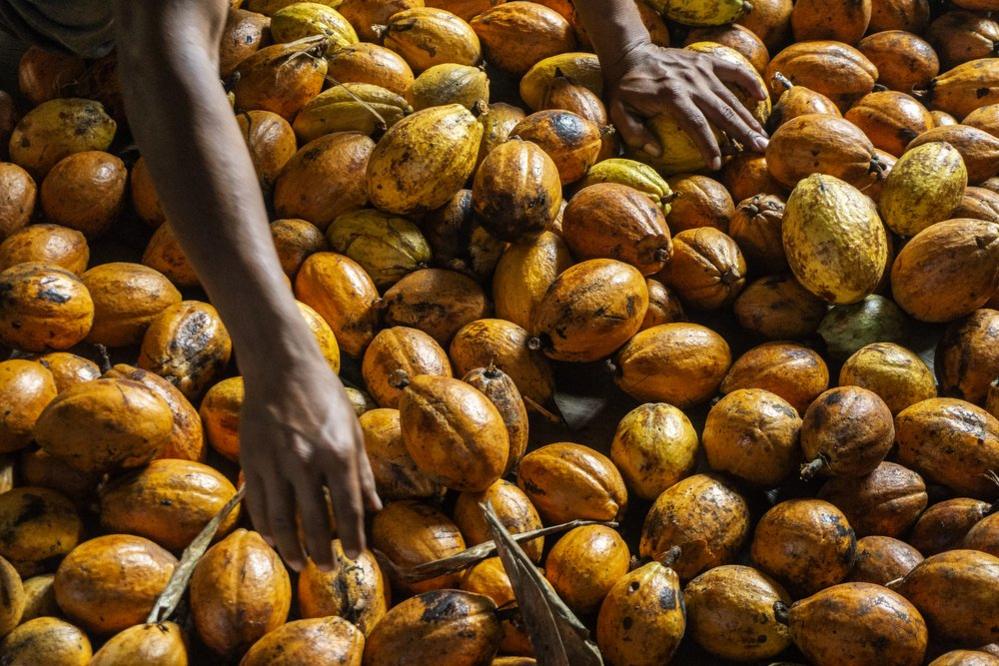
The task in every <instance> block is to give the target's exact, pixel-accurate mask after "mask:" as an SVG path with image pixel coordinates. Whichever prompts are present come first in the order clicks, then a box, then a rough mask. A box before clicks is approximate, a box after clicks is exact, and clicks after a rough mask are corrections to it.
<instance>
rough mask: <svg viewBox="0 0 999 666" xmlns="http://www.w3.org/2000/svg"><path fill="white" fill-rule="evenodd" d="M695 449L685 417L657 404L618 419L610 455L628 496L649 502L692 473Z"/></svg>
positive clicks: (696, 444) (694, 435)
mask: <svg viewBox="0 0 999 666" xmlns="http://www.w3.org/2000/svg"><path fill="white" fill-rule="evenodd" d="M699 448H700V446H699V438H698V436H697V431H696V430H695V429H694V426H693V425H692V424H691V422H690V419H688V418H687V416H686V414H684V413H683V412H682V411H681V410H679V409H677V408H676V407H674V406H673V405H669V404H666V403H663V402H659V403H647V404H644V405H640V406H639V407H636V408H635V409H633V410H631V411H630V412H628V413H627V414H626V415H625V416H624V418H622V419H621V421H620V423H618V426H617V431H616V432H615V434H614V440H613V442H611V450H610V455H611V460H613V461H614V464H615V465H617V467H618V469H619V470H620V471H621V475H622V476H623V477H624V479H625V481H627V482H628V486H629V487H630V488H631V490H632V492H634V493H635V494H636V495H638V496H639V497H641V498H642V499H645V500H650V501H651V500H654V499H655V498H657V497H659V495H660V494H661V493H662V492H663V491H665V490H666V489H667V488H669V487H670V486H672V485H673V484H675V483H677V482H678V481H680V480H681V479H682V478H684V477H685V476H687V475H688V474H690V473H691V471H693V469H694V466H695V464H696V463H697V451H698V449H699Z"/></svg>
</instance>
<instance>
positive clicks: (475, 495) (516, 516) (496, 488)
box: [454, 479, 545, 603]
mask: <svg viewBox="0 0 999 666" xmlns="http://www.w3.org/2000/svg"><path fill="white" fill-rule="evenodd" d="M483 503H485V504H488V505H489V506H491V507H492V509H493V511H495V512H496V517H497V518H499V521H500V522H501V523H503V526H504V527H506V529H507V530H509V532H510V533H511V534H520V533H521V532H530V531H531V530H537V529H541V518H540V517H539V516H538V511H537V509H535V508H534V504H532V503H531V500H530V498H529V497H528V496H527V495H526V494H525V493H524V491H523V490H521V489H520V488H518V487H517V486H515V485H514V484H512V483H510V482H509V481H505V480H503V479H497V480H496V481H494V482H493V483H492V484H491V485H490V486H489V487H488V488H486V489H485V490H483V491H481V492H464V493H461V494H460V495H458V501H457V502H455V505H454V522H455V523H456V524H457V525H458V528H459V529H461V533H462V534H463V535H464V537H465V542H466V543H468V545H469V546H477V545H479V544H480V543H483V542H485V541H491V540H492V538H493V537H492V534H491V532H490V531H489V527H488V525H486V519H485V518H484V517H483V516H482V509H480V508H479V505H480V504H483ZM544 546H545V538H544V537H538V538H537V539H533V540H531V541H524V542H521V544H520V547H521V548H523V549H524V552H525V553H526V554H527V556H528V557H530V558H531V559H532V560H534V561H535V562H539V561H541V553H542V551H543V550H544ZM497 603H500V602H499V601H497Z"/></svg>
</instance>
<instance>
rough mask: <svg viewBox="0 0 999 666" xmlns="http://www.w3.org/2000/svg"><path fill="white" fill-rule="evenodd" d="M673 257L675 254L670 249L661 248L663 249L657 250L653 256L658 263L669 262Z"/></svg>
mask: <svg viewBox="0 0 999 666" xmlns="http://www.w3.org/2000/svg"><path fill="white" fill-rule="evenodd" d="M672 256H673V253H672V252H670V251H669V248H665V247H661V248H659V249H657V250H656V251H655V252H654V253H653V254H652V258H653V259H655V260H656V261H658V262H660V263H666V262H667V261H669V260H670V257H672Z"/></svg>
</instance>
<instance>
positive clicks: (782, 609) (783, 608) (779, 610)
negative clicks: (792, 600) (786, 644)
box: [774, 601, 791, 625]
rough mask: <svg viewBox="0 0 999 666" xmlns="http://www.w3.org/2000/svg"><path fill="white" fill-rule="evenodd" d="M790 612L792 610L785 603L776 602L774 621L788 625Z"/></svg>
mask: <svg viewBox="0 0 999 666" xmlns="http://www.w3.org/2000/svg"><path fill="white" fill-rule="evenodd" d="M790 612H791V609H790V608H788V606H787V604H785V603H784V602H783V601H775V602H774V619H775V620H777V621H778V622H780V623H781V624H783V625H787V624H788V622H790Z"/></svg>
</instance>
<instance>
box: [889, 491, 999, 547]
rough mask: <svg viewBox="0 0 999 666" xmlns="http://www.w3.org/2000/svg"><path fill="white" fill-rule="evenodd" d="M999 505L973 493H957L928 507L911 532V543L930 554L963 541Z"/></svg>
mask: <svg viewBox="0 0 999 666" xmlns="http://www.w3.org/2000/svg"><path fill="white" fill-rule="evenodd" d="M996 508H999V506H997V505H992V504H989V503H988V502H983V501H981V500H976V499H971V498H970V497H955V498H953V499H949V500H944V501H942V502H937V503H936V504H934V505H933V506H931V507H930V508H928V509H926V511H924V512H923V514H922V515H921V516H919V520H917V521H916V524H915V525H913V527H912V531H911V532H910V533H909V543H911V544H912V545H913V546H914V547H916V548H918V549H919V552H921V553H922V554H923V555H926V556H927V557H928V556H930V555H936V554H937V553H941V552H943V551H945V550H951V549H953V548H956V547H958V546H959V545H960V543H961V541H963V540H964V537H965V535H966V534H967V533H968V531H969V530H970V529H971V528H972V527H974V526H975V525H976V524H978V522H979V521H981V520H982V519H983V518H985V517H986V516H988V515H989V514H990V513H991V512H993V511H995V510H996Z"/></svg>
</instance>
